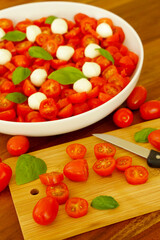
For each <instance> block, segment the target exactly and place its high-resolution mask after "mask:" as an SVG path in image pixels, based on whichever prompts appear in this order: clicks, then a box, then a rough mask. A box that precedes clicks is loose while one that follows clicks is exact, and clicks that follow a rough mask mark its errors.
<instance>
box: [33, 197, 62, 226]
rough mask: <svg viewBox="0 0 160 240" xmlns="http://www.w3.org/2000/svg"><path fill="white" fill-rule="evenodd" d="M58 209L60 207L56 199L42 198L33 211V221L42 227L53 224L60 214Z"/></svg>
mask: <svg viewBox="0 0 160 240" xmlns="http://www.w3.org/2000/svg"><path fill="white" fill-rule="evenodd" d="M58 209H59V205H58V202H57V201H56V199H55V198H54V197H51V196H47V197H44V198H41V199H40V200H39V201H38V202H37V204H36V205H35V207H34V209H33V213H32V215H33V219H34V221H35V222H36V223H38V224H40V225H48V224H51V223H52V222H53V221H54V220H55V218H56V216H57V214H58Z"/></svg>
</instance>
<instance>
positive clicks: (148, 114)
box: [140, 100, 160, 120]
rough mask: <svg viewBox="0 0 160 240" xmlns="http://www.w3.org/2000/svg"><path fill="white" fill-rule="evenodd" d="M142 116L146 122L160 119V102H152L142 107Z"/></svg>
mask: <svg viewBox="0 0 160 240" xmlns="http://www.w3.org/2000/svg"><path fill="white" fill-rule="evenodd" d="M140 115H141V117H142V118H143V119H144V120H151V119H156V118H159V117H160V101H158V100H151V101H148V102H145V103H143V104H142V105H141V106H140Z"/></svg>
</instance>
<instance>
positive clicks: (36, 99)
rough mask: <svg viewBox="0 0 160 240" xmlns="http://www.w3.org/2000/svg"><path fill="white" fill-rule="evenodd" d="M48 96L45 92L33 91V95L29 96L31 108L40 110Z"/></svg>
mask: <svg viewBox="0 0 160 240" xmlns="http://www.w3.org/2000/svg"><path fill="white" fill-rule="evenodd" d="M46 98H47V97H46V95H45V94H44V93H41V92H36V93H33V94H32V95H31V96H29V98H28V105H29V107H30V108H32V109H34V110H39V106H40V104H41V102H42V101H43V100H45V99H46Z"/></svg>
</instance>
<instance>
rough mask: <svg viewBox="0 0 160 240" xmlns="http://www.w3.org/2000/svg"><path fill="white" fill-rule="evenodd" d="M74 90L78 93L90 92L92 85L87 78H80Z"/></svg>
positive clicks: (74, 85)
mask: <svg viewBox="0 0 160 240" xmlns="http://www.w3.org/2000/svg"><path fill="white" fill-rule="evenodd" d="M73 89H74V90H75V91H76V92H89V91H91V89H92V84H91V83H90V81H88V79H86V78H80V79H79V80H77V81H76V82H75V83H74V84H73Z"/></svg>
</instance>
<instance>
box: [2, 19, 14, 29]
mask: <svg viewBox="0 0 160 240" xmlns="http://www.w3.org/2000/svg"><path fill="white" fill-rule="evenodd" d="M0 28H2V29H3V30H4V31H5V32H9V31H12V30H13V22H12V21H11V20H10V19H7V18H1V19H0Z"/></svg>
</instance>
